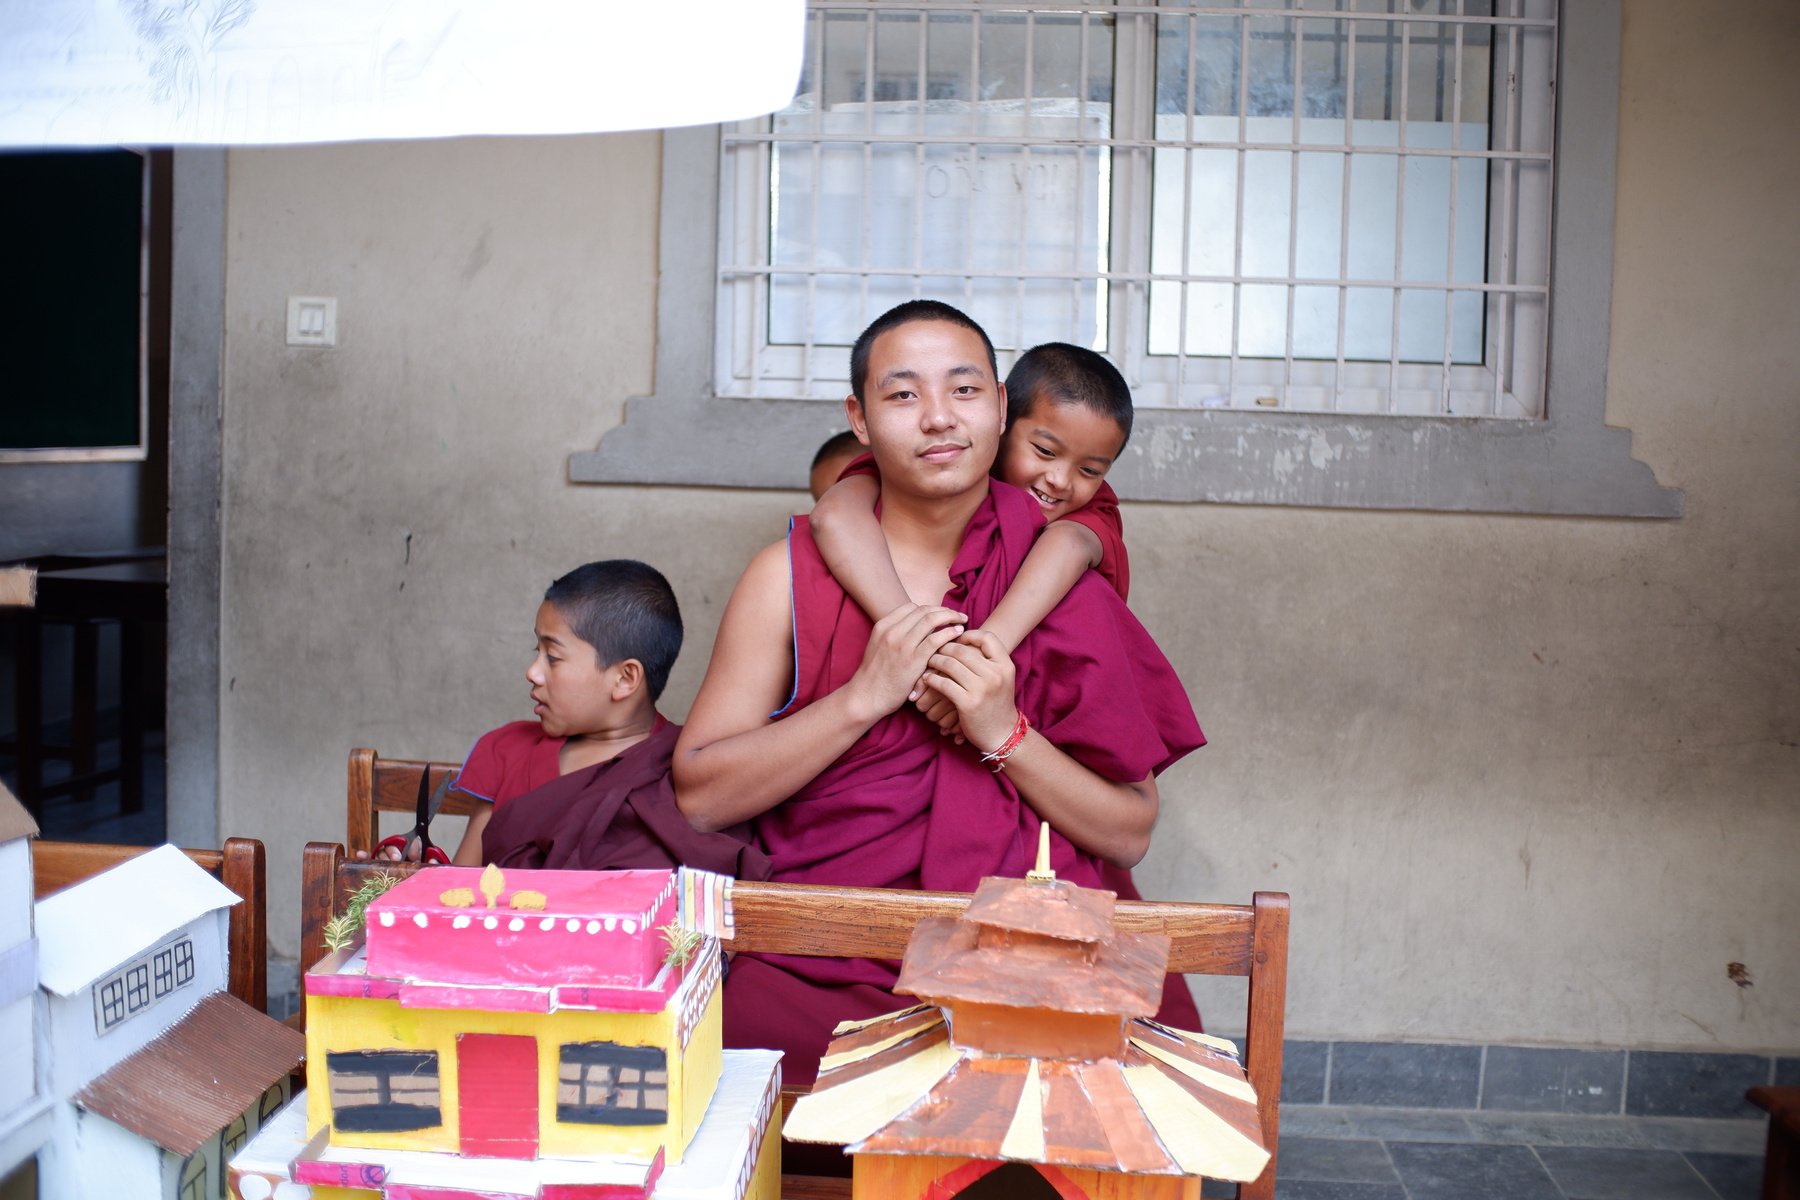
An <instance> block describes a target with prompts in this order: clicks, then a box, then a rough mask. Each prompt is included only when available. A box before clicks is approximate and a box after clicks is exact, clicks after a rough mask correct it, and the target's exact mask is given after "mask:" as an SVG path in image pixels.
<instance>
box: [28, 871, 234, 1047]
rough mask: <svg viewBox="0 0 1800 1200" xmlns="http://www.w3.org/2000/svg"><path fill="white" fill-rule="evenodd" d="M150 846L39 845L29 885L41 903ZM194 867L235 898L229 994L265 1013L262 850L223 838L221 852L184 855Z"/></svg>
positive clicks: (230, 935)
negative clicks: (232, 892) (232, 893)
mask: <svg viewBox="0 0 1800 1200" xmlns="http://www.w3.org/2000/svg"><path fill="white" fill-rule="evenodd" d="M149 848H150V847H148V846H113V845H106V844H103V843H99V842H53V841H43V840H39V841H37V842H34V843H33V844H32V847H31V863H32V885H33V887H34V888H35V890H36V897H37V899H39V900H42V899H43V898H44V897H45V896H48V895H50V894H51V893H52V892H60V891H62V890H63V889H64V888H66V887H68V886H69V885H71V884H75V883H80V882H81V881H82V880H84V879H87V878H89V877H91V876H94V875H98V874H99V873H100V872H102V871H105V870H108V869H110V868H112V867H116V866H118V865H119V864H120V863H122V862H124V861H126V860H127V859H132V858H136V857H137V856H138V855H140V854H143V853H144V852H145V851H147V850H148V849H149ZM182 853H183V854H186V855H187V856H188V857H189V858H190V859H192V860H193V861H194V862H195V863H196V864H198V865H199V866H201V867H203V868H205V869H206V870H207V871H209V872H210V873H212V874H213V875H214V876H216V877H217V878H218V880H219V882H220V883H223V884H224V885H225V886H226V887H228V888H230V889H231V890H232V891H234V892H236V893H237V895H238V898H239V900H240V901H241V903H239V904H235V905H233V906H232V909H231V914H230V916H229V917H228V918H227V925H226V935H227V942H228V944H229V946H230V953H231V964H230V967H229V972H230V977H229V982H228V988H229V990H230V992H231V994H232V995H233V996H236V997H237V998H238V999H239V1000H242V1001H243V1002H244V1003H245V1004H248V1005H249V1006H250V1007H251V1008H254V1009H255V1010H256V1011H257V1012H267V1011H268V1008H269V934H268V924H267V922H268V912H269V893H268V885H267V882H266V880H265V875H266V864H265V860H264V857H263V844H262V843H261V842H259V841H257V840H256V839H255V838H227V839H226V840H225V845H224V848H223V849H219V850H183V851H182Z"/></svg>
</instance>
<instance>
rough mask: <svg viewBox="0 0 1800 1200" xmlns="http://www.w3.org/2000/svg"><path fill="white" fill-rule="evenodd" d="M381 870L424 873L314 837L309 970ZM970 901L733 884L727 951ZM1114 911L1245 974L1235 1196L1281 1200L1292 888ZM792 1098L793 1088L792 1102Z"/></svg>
mask: <svg viewBox="0 0 1800 1200" xmlns="http://www.w3.org/2000/svg"><path fill="white" fill-rule="evenodd" d="M417 778H418V777H417V775H415V776H414V785H413V786H414V793H415V795H416V794H417V788H418V784H417ZM384 869H385V870H388V871H390V872H394V873H405V874H411V873H412V872H413V871H414V870H417V869H418V868H417V865H416V864H413V863H375V862H368V861H365V860H358V859H352V858H346V857H345V856H344V849H343V847H341V846H338V845H335V844H333V843H328V842H311V843H308V844H307V847H306V851H305V857H304V859H303V861H302V864H301V880H300V897H301V899H300V903H301V910H300V961H301V964H302V966H303V967H306V966H310V965H312V964H313V963H315V962H317V961H318V960H319V959H321V958H323V957H324V955H325V938H324V929H325V922H326V921H328V920H330V919H331V917H332V916H333V915H334V914H336V913H337V912H339V911H341V910H342V907H343V904H344V897H346V896H348V895H349V894H350V893H351V892H353V891H355V890H356V888H357V887H358V886H359V885H360V884H361V881H362V880H363V878H365V877H366V876H367V875H368V874H370V873H371V872H374V871H380V870H384ZM968 902H969V898H968V897H967V896H965V895H959V894H955V893H950V892H903V891H893V890H890V889H881V888H853V887H817V886H809V885H804V884H791V883H739V884H737V885H736V886H735V887H734V888H733V890H732V903H733V912H734V915H735V919H736V925H737V936H736V937H735V938H733V939H732V942H731V948H732V949H733V950H747V951H759V952H762V953H766V954H803V955H811V956H822V957H829V958H899V957H900V956H901V954H902V953H903V952H904V951H905V948H906V941H907V938H908V937H910V936H911V934H912V929H913V926H914V925H915V924H917V923H918V921H919V920H920V919H921V918H923V917H931V916H954V915H955V914H956V913H958V912H960V911H961V910H962V909H963V908H964V907H965V906H966V905H967V904H968ZM1116 917H1117V921H1118V925H1119V927H1120V928H1121V929H1128V930H1136V931H1139V932H1148V933H1163V934H1167V935H1168V936H1169V938H1170V940H1171V942H1172V943H1173V946H1172V949H1171V952H1170V957H1169V969H1170V970H1174V971H1181V972H1183V973H1186V974H1198V975H1234V976H1240V977H1246V978H1248V979H1249V981H1250V990H1249V999H1248V1003H1247V1012H1246V1013H1245V1023H1244V1031H1245V1032H1244V1070H1245V1072H1246V1073H1247V1074H1248V1075H1249V1076H1250V1082H1251V1083H1252V1084H1253V1085H1254V1086H1255V1088H1256V1095H1257V1110H1258V1113H1259V1115H1260V1116H1261V1118H1262V1127H1263V1138H1264V1141H1265V1143H1266V1144H1267V1146H1268V1148H1269V1166H1268V1169H1267V1170H1265V1171H1264V1172H1263V1173H1262V1175H1261V1176H1260V1177H1259V1178H1258V1179H1257V1180H1256V1181H1255V1182H1254V1183H1247V1184H1244V1185H1243V1186H1242V1187H1241V1188H1240V1189H1239V1193H1238V1194H1239V1196H1240V1197H1241V1200H1273V1197H1274V1195H1275V1152H1276V1143H1277V1138H1278V1136H1279V1133H1280V1127H1281V1049H1282V1042H1281V1039H1282V1032H1283V1025H1284V1023H1285V1021H1286V1015H1287V939H1288V898H1287V894H1286V893H1285V892H1257V893H1256V895H1255V896H1254V897H1253V898H1252V900H1251V902H1250V903H1249V904H1175V903H1162V902H1154V901H1121V902H1120V903H1119V905H1118V908H1117V910H1116ZM792 1099H793V1092H792V1090H791V1089H789V1094H788V1095H784V1097H783V1100H784V1106H783V1107H784V1109H785V1108H786V1107H787V1106H788V1105H791V1103H792ZM847 1182H848V1181H847V1180H832V1181H824V1180H818V1181H814V1180H809V1179H806V1178H803V1177H792V1178H791V1179H790V1178H784V1180H783V1184H782V1194H783V1195H784V1196H786V1197H788V1198H789V1200H797V1198H798V1197H802V1196H806V1197H812V1196H818V1197H824V1196H832V1195H848V1194H849V1193H848V1191H847V1190H839V1188H840V1185H842V1184H845V1183H847Z"/></svg>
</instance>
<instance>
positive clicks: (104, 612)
mask: <svg viewBox="0 0 1800 1200" xmlns="http://www.w3.org/2000/svg"><path fill="white" fill-rule="evenodd" d="M137 553H138V554H139V556H138V557H133V558H126V559H124V560H123V561H101V562H99V563H97V564H94V565H68V564H70V563H71V562H77V563H79V562H80V561H81V560H80V559H78V558H75V559H71V558H69V557H62V558H57V559H53V560H50V561H49V562H48V563H46V564H44V565H45V566H53V569H40V570H39V571H38V573H37V589H36V591H37V595H36V600H35V603H34V604H33V605H32V606H30V607H19V608H8V609H6V610H5V614H6V616H8V617H10V618H11V620H12V623H13V626H14V630H15V635H16V636H15V638H14V644H15V647H16V651H15V654H16V663H15V667H16V670H15V673H14V680H13V687H14V698H15V708H14V712H15V714H16V716H17V721H18V726H19V730H18V736H17V738H16V740H15V743H14V754H15V759H16V762H17V764H18V776H19V787H18V792H19V799H20V800H21V801H23V802H24V804H25V807H26V808H27V809H28V810H30V812H31V814H32V815H33V816H34V817H37V818H39V819H41V818H42V816H43V806H44V801H45V800H47V799H49V798H51V797H53V796H60V795H66V794H71V793H77V792H86V791H90V790H91V789H93V788H95V787H98V786H99V785H101V784H103V783H110V782H112V781H113V780H115V779H116V780H118V781H119V789H120V810H121V811H122V812H127V813H134V812H139V811H141V810H142V809H143V806H144V758H143V749H144V729H145V721H144V715H145V714H144V704H143V699H142V696H143V687H144V680H145V678H146V677H147V675H148V669H147V668H148V663H147V660H146V655H145V640H146V639H145V631H146V629H147V627H148V626H150V625H151V624H164V623H166V622H167V621H168V608H169V578H168V565H167V560H166V558H165V557H164V555H163V553H162V551H160V550H156V551H144V552H137ZM107 557H110V556H107ZM101 621H117V622H118V623H119V765H118V766H117V767H111V768H108V769H106V770H99V769H97V766H96V760H95V742H96V740H97V739H96V736H95V732H96V731H95V713H96V710H97V708H98V700H99V696H98V691H99V689H98V674H99V654H98V638H97V628H98V623H99V622H101ZM59 623H60V624H69V625H72V626H73V627H74V629H75V652H74V664H73V688H72V691H71V710H72V711H71V725H72V736H71V737H70V746H69V747H68V748H67V749H66V750H64V749H62V748H60V747H54V748H53V747H46V746H45V744H44V740H43V639H42V627H43V626H44V625H47V624H59ZM53 756H54V757H67V758H69V759H70V760H71V761H72V763H73V766H74V774H73V775H72V776H71V777H70V778H68V779H65V780H61V781H59V782H57V783H54V784H51V785H49V786H45V784H44V782H43V766H44V759H45V758H46V757H53Z"/></svg>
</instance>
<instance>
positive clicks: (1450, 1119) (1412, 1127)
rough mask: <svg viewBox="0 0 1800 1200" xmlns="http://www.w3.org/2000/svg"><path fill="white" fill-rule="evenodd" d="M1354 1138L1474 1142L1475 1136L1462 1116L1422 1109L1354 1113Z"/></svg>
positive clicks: (1356, 1111)
mask: <svg viewBox="0 0 1800 1200" xmlns="http://www.w3.org/2000/svg"><path fill="white" fill-rule="evenodd" d="M1347 1115H1348V1117H1349V1118H1350V1130H1351V1136H1353V1137H1359V1138H1377V1139H1380V1140H1383V1141H1402V1142H1472V1141H1475V1140H1476V1138H1475V1133H1474V1131H1473V1130H1472V1129H1470V1128H1469V1122H1468V1121H1467V1120H1465V1119H1464V1118H1463V1115H1462V1114H1461V1113H1446V1112H1429V1111H1420V1110H1418V1109H1403V1108H1373V1109H1361V1110H1358V1109H1351V1110H1350V1111H1349V1113H1348V1114H1347Z"/></svg>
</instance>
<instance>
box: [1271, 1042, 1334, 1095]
mask: <svg viewBox="0 0 1800 1200" xmlns="http://www.w3.org/2000/svg"><path fill="white" fill-rule="evenodd" d="M1330 1052H1331V1043H1330V1042H1285V1043H1283V1044H1282V1047H1281V1102H1282V1103H1283V1104H1323V1103H1325V1061H1326V1058H1327V1056H1328V1055H1329V1054H1330Z"/></svg>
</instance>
